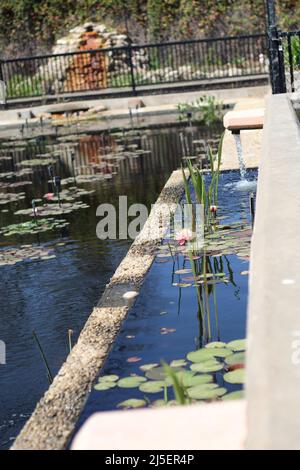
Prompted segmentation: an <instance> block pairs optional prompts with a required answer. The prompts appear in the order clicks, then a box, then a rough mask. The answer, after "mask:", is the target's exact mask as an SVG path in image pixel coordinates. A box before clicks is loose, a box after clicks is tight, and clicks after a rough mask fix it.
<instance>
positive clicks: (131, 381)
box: [117, 375, 147, 388]
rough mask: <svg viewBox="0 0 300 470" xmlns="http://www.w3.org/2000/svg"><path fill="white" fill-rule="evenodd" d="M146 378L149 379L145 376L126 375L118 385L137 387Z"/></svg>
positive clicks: (121, 386)
mask: <svg viewBox="0 0 300 470" xmlns="http://www.w3.org/2000/svg"><path fill="white" fill-rule="evenodd" d="M146 380H147V379H145V377H141V376H139V375H135V376H132V377H125V378H124V379H120V380H119V381H118V383H117V385H118V387H120V388H136V387H139V386H140V385H141V383H142V382H146Z"/></svg>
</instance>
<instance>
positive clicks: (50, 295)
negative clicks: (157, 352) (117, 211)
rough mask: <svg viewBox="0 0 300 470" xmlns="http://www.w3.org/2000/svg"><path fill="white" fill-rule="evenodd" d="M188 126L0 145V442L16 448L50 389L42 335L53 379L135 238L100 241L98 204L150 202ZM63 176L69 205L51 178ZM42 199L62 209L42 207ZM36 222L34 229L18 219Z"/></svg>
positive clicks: (203, 133)
mask: <svg viewBox="0 0 300 470" xmlns="http://www.w3.org/2000/svg"><path fill="white" fill-rule="evenodd" d="M180 129H181V128H179V127H176V126H172V128H168V127H165V128H161V129H152V130H144V131H142V132H141V133H139V132H137V133H136V132H133V131H128V132H125V133H123V132H118V133H116V134H113V133H112V132H105V133H99V132H98V133H97V132H95V133H90V134H89V133H86V134H84V135H81V134H77V133H70V135H66V136H63V137H60V136H59V135H58V136H57V137H47V136H44V135H41V136H39V137H38V138H34V139H33V138H31V137H28V138H26V135H25V137H24V136H23V137H22V136H21V137H20V139H15V140H7V141H2V142H0V193H1V196H0V230H1V231H2V234H0V275H1V284H0V311H1V316H0V339H1V340H2V341H4V342H5V343H6V350H7V351H6V352H7V357H6V364H5V365H0V402H1V409H0V448H7V447H9V446H10V445H11V443H12V440H13V439H14V437H15V436H16V435H17V433H18V432H19V430H20V429H21V428H22V426H23V425H24V423H25V421H26V420H27V418H28V417H29V416H30V414H31V413H32V411H33V409H34V407H35V405H36V403H37V401H38V400H39V399H40V397H41V396H42V394H43V393H44V392H45V391H46V390H47V388H48V386H49V382H48V377H47V371H46V369H45V364H44V362H43V360H42V358H41V355H40V351H39V349H38V345H37V342H36V341H35V340H34V338H33V331H35V333H36V335H37V338H38V340H39V341H40V343H41V346H42V348H43V351H44V353H45V355H46V358H47V361H48V363H49V367H50V369H51V373H52V375H53V376H54V375H55V374H56V373H57V372H58V370H59V368H60V367H61V365H62V363H63V362H64V360H65V359H66V356H67V354H68V352H69V338H68V331H69V330H72V337H71V339H72V343H73V344H74V343H75V341H76V340H77V337H78V335H79V333H80V331H81V329H82V327H83V326H84V324H85V322H86V320H87V318H88V315H89V314H90V312H91V310H92V308H93V306H94V305H95V304H96V303H97V302H98V300H99V298H100V296H101V294H102V292H103V291H104V288H105V285H106V283H107V282H108V281H109V279H110V277H111V276H112V274H113V272H114V270H115V268H116V267H117V265H118V264H119V262H120V261H121V259H122V258H123V257H124V255H125V254H126V252H127V250H128V248H129V246H130V244H131V241H130V240H115V241H103V240H99V239H97V237H96V225H97V222H98V221H99V218H97V217H96V208H97V206H98V205H99V204H101V203H103V202H105V203H107V202H108V203H112V204H114V205H117V203H118V197H119V195H123V194H126V195H128V198H129V201H128V202H129V204H131V203H135V202H138V203H143V204H146V205H147V206H148V207H150V205H151V204H152V203H154V202H155V200H156V199H157V196H158V194H159V192H160V191H161V189H162V187H163V185H164V184H165V182H166V180H167V179H168V177H169V176H170V173H171V172H172V170H174V169H175V168H178V166H179V165H180V162H181V158H182V145H181V142H180V137H179V131H180ZM181 130H182V132H183V133H184V135H185V136H186V139H187V141H188V142H190V143H191V141H192V139H193V138H197V139H200V140H201V139H204V141H207V139H210V141H211V143H212V144H215V143H216V142H217V140H218V135H219V134H220V130H219V129H212V130H210V129H206V128H197V129H195V128H194V129H192V130H191V129H187V130H185V129H181ZM191 132H193V134H191ZM74 174H75V178H76V181H75V180H74ZM57 175H59V176H60V177H61V178H62V181H61V183H62V187H61V193H60V198H61V200H60V201H57V200H56V198H57V194H56V191H55V188H54V189H53V181H52V180H53V178H52V177H54V176H57ZM70 188H73V189H70ZM74 188H75V189H74ZM66 189H68V191H66ZM78 189H81V190H84V192H82V191H81V192H80V191H78ZM53 193H54V194H53ZM45 195H47V196H46V198H44V196H45ZM42 199H44V202H46V203H47V204H49V207H48V209H49V208H50V209H51V210H52V211H53V210H54V214H52V215H49V213H48V214H47V213H43V212H42V210H41V207H42V205H43V202H42ZM32 200H34V201H35V202H34V207H36V209H35V210H36V217H37V224H36V221H35V217H32V215H33V209H32ZM68 204H69V205H68ZM54 206H56V207H55V208H54V209H53V207H54ZM28 209H29V211H28ZM75 209H76V210H75ZM19 211H25V214H24V213H20V212H19ZM26 211H27V212H28V213H27V212H26ZM16 212H18V214H15V213H16ZM49 218H52V219H54V221H51V222H49ZM42 219H47V220H48V222H45V223H42ZM28 221H30V226H29V227H28V224H27V225H25V226H24V225H23V226H22V227H21V226H20V225H19V224H20V223H23V222H25V223H27V222H28ZM15 224H18V227H11V225H15ZM6 227H9V228H7V229H5V228H6ZM46 229H47V230H46ZM22 232H23V233H22ZM32 232H33V233H32ZM5 234H6V235H9V236H4V235H5ZM151 275H152V274H151ZM121 337H122V336H121ZM121 337H120V338H121ZM119 341H120V339H119V340H118V342H119ZM118 344H119V343H118ZM146 347H147V342H145V348H146ZM107 406H109V405H107Z"/></svg>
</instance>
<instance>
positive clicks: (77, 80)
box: [38, 23, 149, 94]
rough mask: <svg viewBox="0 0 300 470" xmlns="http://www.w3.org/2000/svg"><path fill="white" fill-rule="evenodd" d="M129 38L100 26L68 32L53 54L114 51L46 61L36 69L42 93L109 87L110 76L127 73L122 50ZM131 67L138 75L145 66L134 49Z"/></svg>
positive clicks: (126, 58)
mask: <svg viewBox="0 0 300 470" xmlns="http://www.w3.org/2000/svg"><path fill="white" fill-rule="evenodd" d="M128 44H129V38H128V36H126V35H125V34H119V33H118V32H117V31H116V30H112V29H109V28H107V27H106V26H105V25H103V24H97V23H85V24H84V25H82V26H77V27H76V28H73V29H71V30H70V31H69V33H68V34H67V35H66V36H64V37H62V38H60V39H58V41H57V42H56V45H55V46H54V47H53V50H52V53H53V54H65V53H70V52H71V53H72V52H77V51H91V50H99V49H107V48H109V49H110V48H116V49H115V50H112V51H109V52H108V53H101V52H100V51H99V52H96V53H86V54H76V55H70V56H68V55H67V56H57V57H51V58H49V59H47V62H46V63H45V64H44V65H42V66H40V67H39V71H38V75H39V77H42V86H43V91H44V93H45V94H48V93H67V92H71V91H74V90H76V91H89V90H99V89H101V88H107V87H108V86H110V78H111V76H112V75H114V76H115V75H116V74H118V72H119V71H120V73H122V74H126V73H129V72H130V61H129V56H128V52H127V50H126V49H118V48H122V47H126V46H128ZM132 63H133V67H135V68H136V69H137V70H138V72H139V73H141V72H143V73H145V72H146V71H147V69H148V67H149V60H148V58H147V54H146V51H145V50H143V49H139V50H134V51H133V55H132Z"/></svg>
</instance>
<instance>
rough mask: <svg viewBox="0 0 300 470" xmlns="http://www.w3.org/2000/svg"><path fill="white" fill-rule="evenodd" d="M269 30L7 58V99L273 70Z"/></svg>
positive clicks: (3, 75) (0, 65)
mask: <svg viewBox="0 0 300 470" xmlns="http://www.w3.org/2000/svg"><path fill="white" fill-rule="evenodd" d="M267 57H268V50H267V37H266V35H265V34H255V35H245V36H235V37H223V38H214V39H199V40H190V41H176V42H168V43H161V44H143V45H131V44H129V45H128V46H125V47H116V48H111V49H98V50H90V51H76V52H70V53H65V54H55V55H50V54H49V55H43V56H36V57H23V58H18V59H9V60H2V61H1V62H0V69H1V70H0V79H2V80H4V81H5V83H6V90H7V98H8V99H12V98H24V97H36V96H46V95H56V94H69V93H80V92H88V91H98V90H106V89H125V88H127V89H129V91H131V92H133V93H135V92H136V90H137V89H138V88H139V87H141V88H143V89H145V88H147V87H154V88H155V86H162V85H168V84H176V83H180V82H199V81H204V80H213V79H214V80H217V79H221V78H235V77H241V76H253V75H255V76H256V75H264V74H267V73H268V60H267Z"/></svg>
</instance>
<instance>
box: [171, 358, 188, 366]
mask: <svg viewBox="0 0 300 470" xmlns="http://www.w3.org/2000/svg"><path fill="white" fill-rule="evenodd" d="M186 365H187V362H186V361H185V360H184V359H175V360H174V361H172V362H171V363H170V367H184V366H186Z"/></svg>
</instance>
